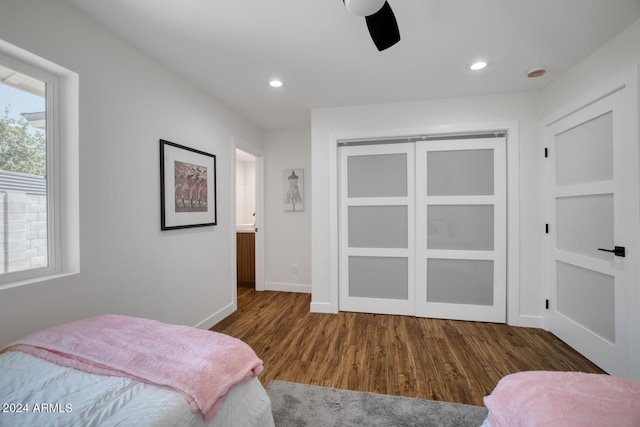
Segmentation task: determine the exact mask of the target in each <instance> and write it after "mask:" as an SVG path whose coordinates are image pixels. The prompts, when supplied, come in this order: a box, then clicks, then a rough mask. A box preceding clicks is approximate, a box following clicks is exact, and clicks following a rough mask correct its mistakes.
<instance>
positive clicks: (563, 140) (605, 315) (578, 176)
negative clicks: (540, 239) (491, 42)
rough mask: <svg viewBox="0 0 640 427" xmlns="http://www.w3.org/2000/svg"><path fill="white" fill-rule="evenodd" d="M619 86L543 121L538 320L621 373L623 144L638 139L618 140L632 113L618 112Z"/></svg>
mask: <svg viewBox="0 0 640 427" xmlns="http://www.w3.org/2000/svg"><path fill="white" fill-rule="evenodd" d="M626 90H627V91H628V90H629V89H626ZM624 91H625V89H622V90H619V91H618V92H615V93H613V94H611V95H609V96H607V97H605V98H604V99H601V100H599V101H597V102H595V103H593V104H591V105H589V106H587V107H585V108H583V109H581V110H579V111H577V112H575V113H573V114H571V115H569V116H568V117H565V118H563V119H561V120H559V121H557V122H556V123H554V124H552V125H550V126H548V127H547V128H546V135H545V137H546V141H547V144H548V147H547V148H548V159H547V202H548V203H547V218H548V221H549V235H548V242H547V253H548V254H549V257H548V259H547V261H546V265H547V267H548V268H547V271H548V275H547V279H548V281H549V284H550V291H549V301H548V311H547V312H546V316H545V325H546V328H547V329H548V330H550V331H551V332H552V333H554V334H555V335H557V336H558V337H559V338H560V339H562V340H563V341H565V342H567V343H568V344H569V345H571V346H573V347H574V348H575V349H577V350H578V351H579V352H580V353H582V354H584V355H585V356H586V357H587V358H589V359H590V360H591V361H593V362H594V363H596V364H597V365H598V366H600V367H601V368H602V369H604V370H605V371H607V372H609V373H611V374H614V375H620V376H624V375H625V374H626V372H627V368H628V360H627V355H628V345H629V343H628V333H627V331H628V325H627V319H628V317H627V307H628V301H627V298H628V293H627V273H628V265H627V261H626V260H627V258H626V257H625V256H628V255H629V254H628V253H623V250H624V249H625V247H628V246H629V244H630V243H631V242H629V241H628V239H629V238H630V236H629V234H628V231H627V230H628V229H629V224H630V223H629V221H638V218H631V217H629V215H628V206H627V196H628V195H627V193H626V191H627V190H626V187H627V186H628V185H629V181H628V180H627V174H629V173H630V171H629V170H628V167H627V165H629V164H631V163H629V162H627V160H628V159H627V158H626V157H628V156H629V155H628V154H626V153H627V152H628V151H627V150H628V148H627V147H628V146H629V144H637V143H638V141H637V140H635V141H630V140H627V141H625V139H626V136H627V135H628V132H627V131H626V130H625V129H626V128H627V127H628V126H629V125H630V124H631V121H629V119H628V118H626V117H623V116H622V115H621V114H619V106H620V105H621V102H622V100H623V99H624V98H623V97H624V96H625V93H624ZM635 120H637V117H636V118H635ZM637 161H638V160H637V159H636V160H635V163H634V164H635V165H636V166H635V167H637ZM632 176H633V175H632ZM635 186H636V188H637V183H636V184H635ZM630 188H631V187H630ZM607 251H616V253H613V252H607ZM631 255H632V256H636V255H635V254H631Z"/></svg>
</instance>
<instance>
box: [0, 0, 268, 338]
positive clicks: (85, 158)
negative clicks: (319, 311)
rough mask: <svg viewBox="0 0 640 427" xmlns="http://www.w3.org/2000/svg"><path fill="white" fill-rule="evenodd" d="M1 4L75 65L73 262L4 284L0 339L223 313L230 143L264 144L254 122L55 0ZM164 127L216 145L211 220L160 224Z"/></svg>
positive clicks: (41, 45)
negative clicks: (39, 277)
mask: <svg viewBox="0 0 640 427" xmlns="http://www.w3.org/2000/svg"><path fill="white" fill-rule="evenodd" d="M1 9H2V11H1V13H0V39H3V40H5V41H6V42H9V43H12V44H14V45H16V46H19V47H21V48H23V49H26V50H28V51H30V52H33V53H35V54H37V55H39V56H42V57H44V58H46V59H48V60H50V61H53V62H55V63H57V64H59V65H61V66H63V67H66V68H68V69H70V70H72V71H74V72H76V73H78V74H79V80H80V129H79V133H80V170H79V173H80V194H79V198H80V273H79V274H77V275H74V276H68V277H65V278H60V279H56V280H48V281H43V282H39V283H36V284H29V285H24V286H18V287H13V288H9V289H1V290H0V345H2V344H6V343H7V342H9V341H11V340H13V339H16V338H18V337H20V336H22V335H25V334H27V333H30V332H33V331H35V330H38V329H41V328H44V327H48V326H52V325H55V324H59V323H62V322H66V321H70V320H75V319H78V318H82V317H86V316H92V315H97V314H100V313H121V314H129V315H135V316H142V317H149V318H154V319H158V320H162V321H166V322H173V323H180V324H187V325H200V326H205V327H207V326H209V325H210V324H212V323H213V322H214V321H215V320H216V319H218V318H221V316H223V315H224V314H225V313H227V314H228V312H230V310H232V309H233V304H234V303H235V302H234V284H232V279H231V277H232V274H233V271H234V269H235V266H232V264H231V261H230V260H231V257H230V251H229V248H230V247H232V239H233V238H234V229H233V228H234V218H233V217H232V212H233V209H232V204H233V203H234V197H233V196H234V195H232V194H231V171H232V165H231V158H232V156H231V152H230V150H231V146H232V141H233V140H234V138H236V139H239V140H242V141H244V142H245V143H248V144H251V145H255V146H257V147H258V148H259V149H262V135H261V133H260V131H259V129H257V128H256V127H255V126H253V125H252V124H251V123H249V122H248V121H246V120H244V119H243V118H242V117H239V116H238V115H236V114H235V113H233V112H232V111H230V110H229V109H228V108H226V107H225V106H224V105H222V104H220V103H219V102H217V101H216V100H214V99H212V98H211V97H209V96H207V95H205V94H203V93H202V92H201V91H199V90H198V89H197V88H195V87H193V86H192V85H190V84H189V83H187V82H186V81H185V80H183V79H182V78H180V77H179V76H177V75H176V74H174V73H173V72H171V71H169V70H167V69H165V68H163V67H162V66H161V65H160V64H159V63H158V62H156V61H154V60H152V59H150V58H148V57H146V56H145V54H144V53H142V52H140V51H138V50H136V49H134V48H133V47H131V46H129V45H127V44H126V43H124V42H123V41H122V40H121V39H120V38H118V37H117V36H115V35H113V34H111V33H109V32H107V31H106V30H104V29H102V28H101V27H99V26H98V25H97V24H96V23H95V22H94V21H93V20H91V19H89V18H88V17H87V16H86V15H84V14H82V13H81V12H80V11H78V10H77V9H75V8H74V7H73V6H71V5H69V4H67V3H65V2H63V1H61V0H20V1H2V5H1ZM160 138H163V139H167V140H169V141H173V142H176V143H179V144H183V145H187V146H191V147H194V148H197V149H201V150H203V151H206V152H209V153H213V154H216V155H217V167H218V169H217V177H218V185H217V191H218V193H217V202H218V224H219V225H218V226H215V227H203V228H195V229H190V230H173V231H163V232H161V231H160V215H159V206H160V190H159V166H158V165H159V148H158V140H159V139H160ZM218 320H219V319H218Z"/></svg>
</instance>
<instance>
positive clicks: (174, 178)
mask: <svg viewBox="0 0 640 427" xmlns="http://www.w3.org/2000/svg"><path fill="white" fill-rule="evenodd" d="M216 184H217V178H216V156H215V155H214V154H210V153H205V152H204V151H200V150H196V149H194V148H190V147H185V146H184V145H180V144H176V143H174V142H171V141H167V140H164V139H161V140H160V229H161V230H175V229H180V228H193V227H207V226H212V225H217V223H218V222H217V217H218V215H217V210H218V203H217V192H216Z"/></svg>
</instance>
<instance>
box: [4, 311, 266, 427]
mask: <svg viewBox="0 0 640 427" xmlns="http://www.w3.org/2000/svg"><path fill="white" fill-rule="evenodd" d="M10 350H11V351H22V352H25V353H29V354H33V355H35V356H38V357H40V358H42V359H45V360H48V361H50V362H53V363H57V364H59V365H63V366H68V367H72V368H75V369H79V370H82V371H85V372H90V373H95V374H100V375H110V376H122V377H128V378H132V379H135V380H138V381H143V382H146V383H150V384H156V385H160V386H166V387H169V388H171V389H173V390H175V391H177V392H179V393H181V394H182V395H183V396H184V397H185V399H186V400H187V402H188V403H189V405H190V407H191V410H192V411H193V412H198V411H199V412H201V413H202V414H203V416H204V419H205V421H208V420H209V419H211V418H212V417H213V416H214V415H215V413H216V412H217V411H218V410H219V409H220V406H221V405H222V401H223V398H224V396H225V395H226V393H227V392H228V391H229V389H230V388H231V387H232V386H234V385H235V384H237V383H239V382H241V381H244V380H246V379H249V378H253V377H255V376H257V375H259V374H260V372H261V371H262V361H261V360H260V359H258V357H257V356H256V354H255V352H254V351H253V350H252V349H251V347H249V346H248V345H247V344H245V343H244V342H242V341H240V340H238V339H236V338H233V337H230V336H228V335H224V334H220V333H216V332H211V331H205V330H201V329H196V328H191V327H187V326H179V325H169V324H165V323H161V322H158V321H154V320H148V319H140V318H135V317H128V316H121V315H102V316H97V317H92V318H90V319H85V320H80V321H77V322H72V323H67V324H64V325H61V326H57V327H54V328H50V329H47V330H44V331H40V332H37V333H35V334H32V335H29V336H27V337H25V338H23V339H20V340H18V341H15V342H13V343H11V344H9V345H8V346H7V347H5V348H4V349H2V350H1V351H0V353H3V352H5V351H10Z"/></svg>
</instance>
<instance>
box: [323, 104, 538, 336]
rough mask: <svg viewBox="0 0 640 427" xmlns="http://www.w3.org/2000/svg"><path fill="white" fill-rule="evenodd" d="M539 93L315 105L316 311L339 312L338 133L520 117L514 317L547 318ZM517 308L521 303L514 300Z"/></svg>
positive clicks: (523, 321) (534, 322)
mask: <svg viewBox="0 0 640 427" xmlns="http://www.w3.org/2000/svg"><path fill="white" fill-rule="evenodd" d="M539 112H540V110H539V97H538V94H537V93H533V92H531V93H518V94H507V95H492V96H481V97H467V98H451V99H439V100H429V101H421V102H406V103H397V104H385V105H368V106H354V107H341V108H327V109H318V110H314V111H313V112H312V135H311V146H312V148H311V156H312V164H311V168H312V179H313V181H312V191H313V195H314V199H313V202H314V203H313V207H312V217H313V223H312V232H311V233H312V252H313V264H312V271H313V276H312V283H313V292H312V303H311V310H312V311H320V312H323V311H324V312H334V311H335V310H337V306H336V302H337V298H336V296H335V293H336V290H337V287H336V286H337V285H336V281H335V280H334V279H333V278H332V277H331V274H330V272H331V267H332V265H331V253H330V239H331V234H330V230H331V224H330V216H329V215H330V206H331V200H330V199H329V185H330V173H335V170H334V171H333V172H332V170H331V168H330V166H331V162H330V159H329V143H330V139H331V136H332V135H336V134H339V135H349V134H350V135H353V137H357V136H358V135H359V134H360V136H361V135H362V133H363V131H364V132H366V134H367V135H373V134H375V133H376V132H377V131H379V132H381V133H386V134H392V133H394V132H395V134H397V135H402V134H406V132H407V130H409V132H411V130H414V129H418V128H419V129H424V128H430V129H432V130H434V131H442V132H446V131H448V130H449V131H450V130H451V129H455V128H456V127H458V128H459V127H473V125H480V126H482V125H486V124H491V123H498V122H511V121H517V123H518V125H519V133H520V134H519V139H520V156H519V157H520V162H519V167H520V203H519V206H520V259H519V261H520V274H519V284H515V286H516V287H517V290H518V292H519V301H518V307H517V309H516V313H517V316H516V319H513V321H514V324H519V325H524V326H540V325H541V308H542V306H543V304H542V293H541V263H540V249H541V243H542V242H541V236H542V234H541V233H540V226H541V224H542V216H541V215H542V208H541V200H542V199H541V177H540V165H541V159H542V156H541V155H540V145H539V127H538V126H539ZM512 308H513V307H512Z"/></svg>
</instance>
